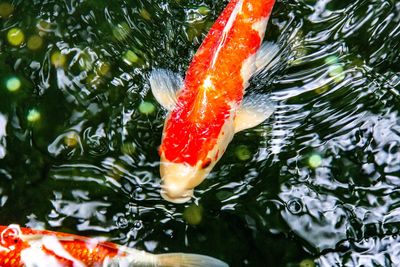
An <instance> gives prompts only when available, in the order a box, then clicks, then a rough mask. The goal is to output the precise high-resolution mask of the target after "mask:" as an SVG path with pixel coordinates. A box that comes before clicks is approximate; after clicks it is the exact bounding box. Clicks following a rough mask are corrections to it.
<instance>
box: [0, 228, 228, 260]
mask: <svg viewBox="0 0 400 267" xmlns="http://www.w3.org/2000/svg"><path fill="white" fill-rule="evenodd" d="M0 266H1V267H22V266H25V267H100V266H102V267H118V266H121V267H133V266H140V267H145V266H149V267H156V266H159V267H161V266H163V267H176V266H181V267H200V266H204V267H227V266H228V265H227V264H225V263H224V262H222V261H219V260H217V259H214V258H211V257H207V256H202V255H197V254H185V253H169V254H159V255H155V254H150V253H147V252H145V251H139V250H136V249H132V248H127V247H124V246H118V245H115V244H113V243H110V242H103V241H100V240H98V239H95V238H87V237H82V236H77V235H70V234H65V233H58V232H52V231H45V230H33V229H29V228H22V227H19V226H18V225H10V226H0Z"/></svg>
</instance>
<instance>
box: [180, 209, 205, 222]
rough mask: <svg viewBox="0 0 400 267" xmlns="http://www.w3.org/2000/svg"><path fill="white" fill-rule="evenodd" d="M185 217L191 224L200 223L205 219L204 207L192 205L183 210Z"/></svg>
mask: <svg viewBox="0 0 400 267" xmlns="http://www.w3.org/2000/svg"><path fill="white" fill-rule="evenodd" d="M183 219H184V220H185V221H186V222H187V223H188V224H190V225H198V224H200V223H201V220H202V219H203V208H202V207H201V206H197V205H190V206H189V207H187V208H186V209H185V211H184V212H183Z"/></svg>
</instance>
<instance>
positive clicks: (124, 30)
mask: <svg viewBox="0 0 400 267" xmlns="http://www.w3.org/2000/svg"><path fill="white" fill-rule="evenodd" d="M130 32H131V28H130V27H129V25H128V23H126V22H122V23H119V24H117V25H116V26H115V27H114V28H113V30H112V33H113V35H114V37H115V39H117V40H118V41H123V40H125V39H126V38H127V37H128V36H129V33H130Z"/></svg>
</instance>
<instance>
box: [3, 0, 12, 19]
mask: <svg viewBox="0 0 400 267" xmlns="http://www.w3.org/2000/svg"><path fill="white" fill-rule="evenodd" d="M13 12H14V6H13V5H12V4H10V3H0V18H7V17H9V16H10V15H11V14H12V13H13Z"/></svg>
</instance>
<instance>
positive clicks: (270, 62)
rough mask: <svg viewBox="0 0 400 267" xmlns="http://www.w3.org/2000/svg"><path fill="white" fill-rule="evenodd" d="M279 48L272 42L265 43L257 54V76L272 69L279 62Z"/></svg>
mask: <svg viewBox="0 0 400 267" xmlns="http://www.w3.org/2000/svg"><path fill="white" fill-rule="evenodd" d="M278 53H279V46H278V45H277V44H274V43H271V42H265V43H264V44H263V45H262V46H261V47H260V49H259V50H258V52H257V58H256V62H255V64H256V72H255V74H257V73H259V72H261V71H265V70H268V69H270V68H271V67H272V66H274V65H275V63H276V62H277V61H278V60H279V56H278Z"/></svg>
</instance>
